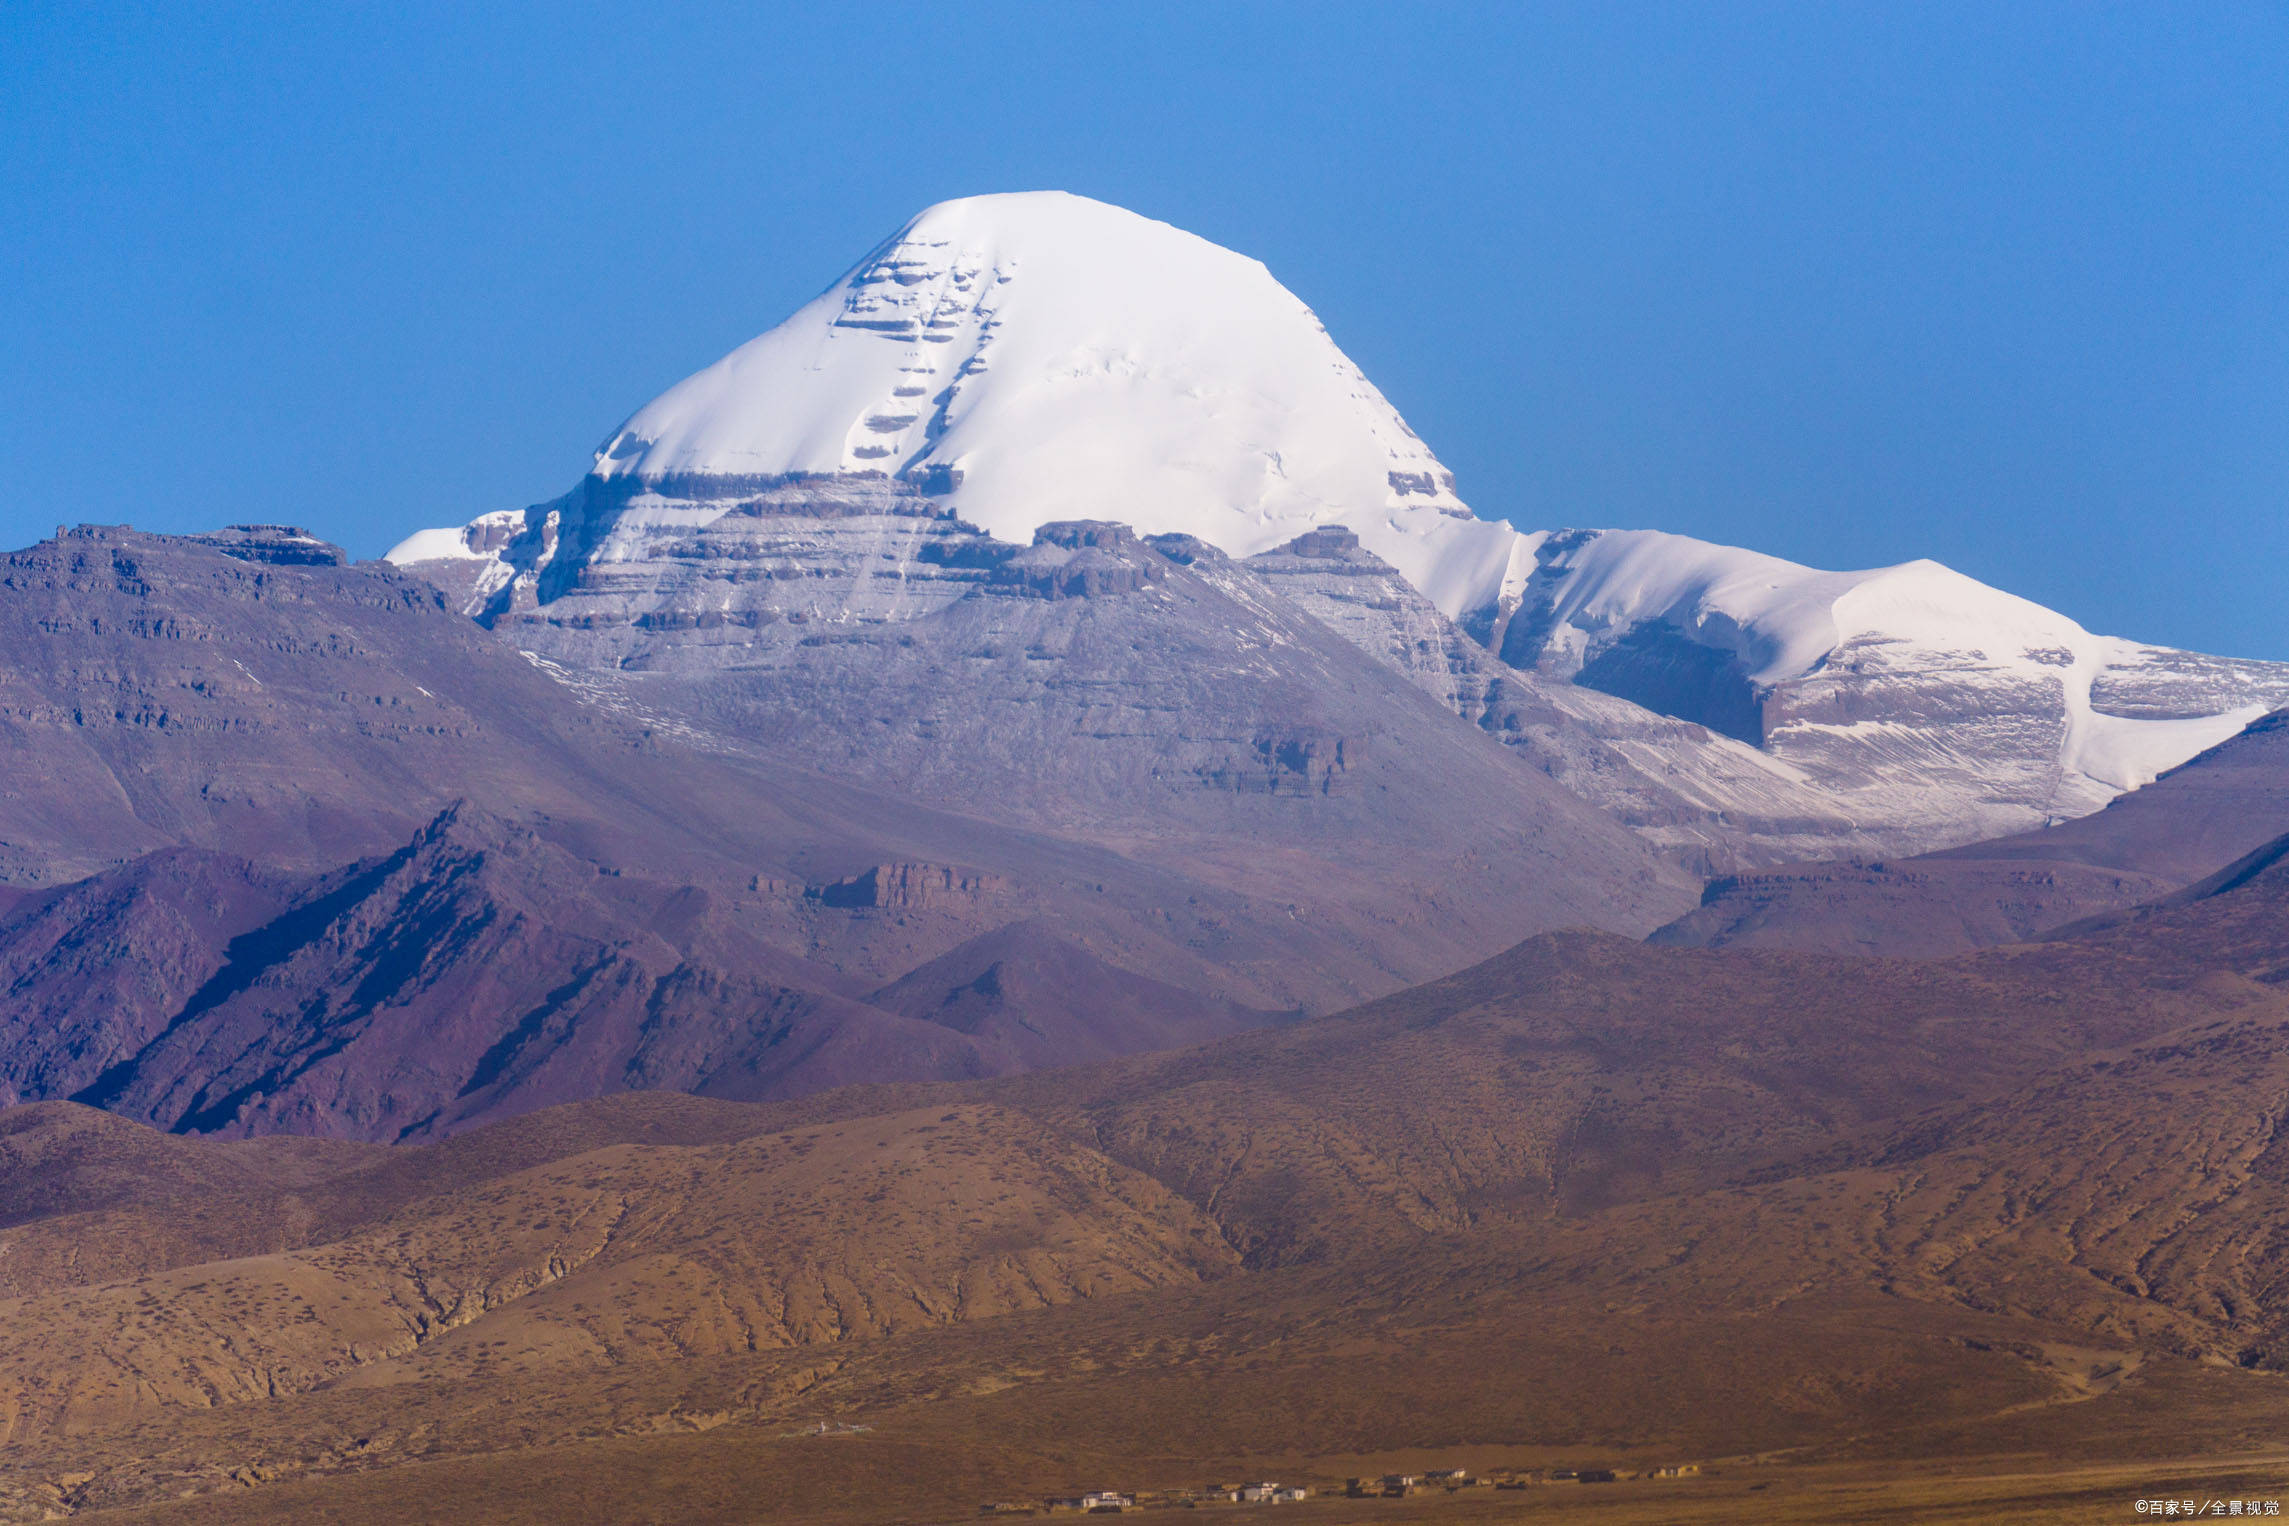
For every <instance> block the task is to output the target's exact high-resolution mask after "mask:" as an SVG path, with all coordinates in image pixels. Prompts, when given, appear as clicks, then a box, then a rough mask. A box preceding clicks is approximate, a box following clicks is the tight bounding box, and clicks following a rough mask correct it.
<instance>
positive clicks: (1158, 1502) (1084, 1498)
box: [978, 1462, 1701, 1515]
mask: <svg viewBox="0 0 2289 1526" xmlns="http://www.w3.org/2000/svg"><path fill="white" fill-rule="evenodd" d="M1700 1472H1701V1465H1700V1464H1699V1463H1697V1462H1684V1463H1671V1464H1668V1465H1666V1466H1662V1467H1655V1468H1645V1469H1640V1470H1637V1471H1634V1472H1623V1471H1617V1470H1615V1469H1611V1468H1496V1469H1492V1470H1490V1471H1488V1472H1484V1473H1472V1472H1470V1471H1469V1470H1468V1469H1465V1468H1434V1469H1431V1470H1429V1471H1428V1472H1423V1473H1386V1474H1383V1475H1382V1476H1381V1477H1379V1478H1365V1477H1361V1478H1347V1479H1345V1480H1344V1481H1343V1485H1342V1487H1341V1488H1332V1487H1323V1488H1322V1489H1320V1490H1319V1493H1320V1494H1322V1495H1323V1496H1334V1497H1337V1498H1343V1499H1405V1498H1408V1497H1409V1496H1412V1495H1422V1494H1438V1493H1449V1494H1452V1493H1459V1492H1461V1491H1462V1490H1465V1489H1532V1488H1539V1487H1543V1486H1545V1485H1561V1484H1610V1483H1615V1482H1618V1481H1620V1480H1622V1479H1625V1478H1670V1479H1675V1478H1693V1477H1697V1476H1699V1474H1700ZM1313 1493H1314V1491H1313V1489H1312V1487H1311V1486H1309V1485H1306V1484H1284V1483H1280V1482H1277V1481H1275V1480H1269V1479H1266V1480H1263V1481H1260V1482H1257V1483H1240V1484H1209V1485H1207V1486H1205V1487H1203V1488H1198V1489H1161V1490H1154V1491H1144V1492H1137V1493H1127V1492H1123V1491H1121V1490H1118V1489H1100V1490H1096V1491H1093V1492H1090V1493H1087V1494H1071V1495H1053V1496H1051V1497H1049V1498H1047V1499H1041V1500H1031V1501H994V1502H989V1503H987V1504H984V1505H980V1506H979V1507H978V1513H979V1514H980V1515H1118V1514H1120V1513H1122V1512H1124V1511H1129V1510H1197V1509H1199V1508H1200V1507H1201V1506H1203V1505H1209V1506H1213V1505H1289V1504H1296V1503H1300V1502H1301V1501H1304V1500H1308V1499H1310V1498H1312V1497H1313Z"/></svg>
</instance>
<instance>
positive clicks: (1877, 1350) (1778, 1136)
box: [0, 849, 2289, 1521]
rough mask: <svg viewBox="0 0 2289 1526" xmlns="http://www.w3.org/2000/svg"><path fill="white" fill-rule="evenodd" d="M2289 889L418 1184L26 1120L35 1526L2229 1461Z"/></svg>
mask: <svg viewBox="0 0 2289 1526" xmlns="http://www.w3.org/2000/svg"><path fill="white" fill-rule="evenodd" d="M2285 863H2289V851H2284V850H2280V849H2277V850H2275V851H2274V852H2273V853H2272V854H2271V855H2270V856H2269V857H2268V858H2267V859H2266V861H2265V862H2264V863H2263V864H2262V865H2261V866H2259V867H2255V868H2253V869H2251V870H2250V871H2248V872H2246V873H2244V874H2242V875H2240V876H2239V877H2237V878H2236V879H2235V880H2234V882H2233V883H2232V884H2231V885H2230V886H2226V887H2224V888H2219V889H2216V890H2214V891H2211V892H2206V893H2204V894H2201V895H2199V896H2195V897H2191V898H2181V900H2180V901H2179V902H2177V903H2175V904H2173V905H2170V906H2167V907H2163V908H2160V909H2157V910H2155V911H2154V912H2152V913H2150V914H2148V915H2146V916H2142V917H2138V918H2133V919H2130V920H2128V921H2126V922H2124V923H2122V924H2120V925H2117V926H2113V927H2109V928H2105V929H2099V930H2094V931H2091V932H2089V933H2085V934H2081V935H2077V936H2075V937H2071V938H2066V939H2061V940H2055V941H2052V942H2049V943H2043V944H2037V945H2028V946H2022V947H2017V948H2011V949H2004V950H1996V951H1992V952H1984V953H1973V954H1967V955H1961V956H1957V957H1954V958H1951V959H1946V960H1938V961H1925V962H1908V961H1884V960H1853V959H1843V958H1836V957H1833V956H1819V955H1801V954H1779V953H1757V952H1706V951H1696V950H1662V949H1656V948H1649V947H1645V946H1642V945H1638V944H1633V943H1631V942H1629V941H1628V940H1625V939H1620V938H1615V937H1613V936H1611V935H1601V934H1588V933H1566V934H1552V935H1546V936H1544V937H1541V938H1537V939H1534V940H1530V941H1529V942H1527V943H1525V944H1522V945H1521V946H1519V947H1518V948H1516V949H1514V950H1512V951H1511V952H1509V953H1507V954H1504V955H1502V956H1500V957H1498V958H1496V959H1494V960H1492V961H1489V962H1487V963H1485V964H1483V965H1480V966H1477V967H1475V968H1473V969H1470V970H1468V971H1465V972H1463V973H1461V974H1459V975H1456V976H1454V977H1452V978H1450V979H1447V980H1443V981H1439V982H1435V983H1432V984H1430V985H1427V986H1424V987H1421V988H1418V989H1416V990H1412V991H1409V992H1406V993H1404V994H1401V995H1398V996H1394V997H1391V998H1387V999H1385V1000H1383V1001H1380V1002H1376V1003H1372V1004H1369V1005H1367V1006H1365V1007H1361V1008H1359V1009H1356V1010H1354V1011H1351V1012H1347V1013H1344V1014H1341V1015H1337V1016H1333V1017H1328V1018H1322V1019H1314V1020H1308V1021H1305V1022H1302V1023H1298V1024H1294V1025H1291V1026H1288V1027H1284V1028H1280V1029H1277V1030H1272V1031H1269V1032H1262V1033H1251V1034H1246V1035H1241V1036H1237V1037H1234V1038H1231V1039H1227V1040H1223V1041H1221V1042H1218V1043H1214V1044H1210V1045H1208V1046H1205V1047H1201V1048H1195V1049H1190V1050H1183V1051H1178V1052H1176V1053H1172V1054H1168V1055H1161V1056H1147V1057H1139V1058H1133V1059H1126V1060H1117V1061H1112V1062H1108V1063H1106V1064H1103V1065H1099V1066H1096V1067H1090V1068H1084V1069H1080V1070H1071V1071H1062V1072H1054V1073H1047V1074H1040V1075H1035V1076H1027V1077H1018V1078H1011V1079H1004V1080H986V1081H979V1082H971V1083H962V1084H956V1085H945V1084H930V1085H925V1086H908V1087H894V1088H875V1089H866V1090H858V1091H842V1092H832V1093H828V1094H825V1095H822V1096H819V1097H815V1098H812V1099H809V1100H807V1101H803V1102H794V1103H780V1104H770V1105H760V1106H759V1105H752V1104H746V1105H742V1104H734V1103H725V1102H711V1101H707V1100H704V1099H695V1098H684V1097H676V1096H673V1095H665V1094H651V1095H638V1096H628V1097H622V1098H617V1099H610V1100H603V1101H597V1102H589V1103H580V1104H575V1105H572V1106H570V1107H566V1108H558V1109H552V1110H548V1111H544V1112H540V1113H535V1114H532V1115H529V1116H526V1117H523V1118H519V1119H515V1120H512V1121H508V1122H504V1123H498V1124H494V1125H491V1126H489V1127H486V1128H482V1129H478V1130H476V1131H474V1132H470V1133H465V1134H462V1135H459V1136H457V1137H455V1138H453V1139H450V1140H446V1141H443V1142H440V1143H437V1144H432V1145H426V1146H422V1147H419V1148H408V1147H402V1146H401V1147H389V1146H378V1145H365V1144H355V1143H348V1142H326V1141H317V1140H307V1139H297V1138H292V1137H282V1136H272V1137H267V1138H262V1139H254V1140H247V1141H242V1142H236V1143H231V1142H219V1141H208V1140H191V1139H182V1138H176V1137H170V1136H168V1135H165V1134H160V1133H156V1132H153V1131H151V1130H149V1129H146V1128H144V1127H142V1126H140V1125H136V1124H133V1123H130V1122H127V1121H125V1120H121V1119H117V1118H114V1117H110V1116H108V1115H106V1114H103V1113H100V1112H96V1111H92V1110H89V1109H86V1108H82V1107H79V1106H76V1105H73V1104H68V1103H51V1104H39V1105H33V1106H27V1107H20V1108H17V1109H14V1110H12V1111H10V1112H7V1113H5V1114H0V1203H4V1204H5V1205H6V1210H7V1218H8V1227H7V1228H6V1230H5V1231H4V1234H0V1246H4V1247H5V1255H4V1257H0V1289H4V1291H5V1292H6V1294H7V1295H8V1301H7V1302H6V1303H4V1304H0V1328H4V1329H5V1330H6V1331H7V1332H8V1333H7V1335H6V1339H5V1341H4V1342H0V1419H4V1422H5V1424H6V1426H7V1445H8V1447H9V1450H10V1455H11V1458H12V1459H13V1464H14V1465H13V1467H12V1470H11V1478H10V1481H9V1483H8V1485H7V1486H6V1489H7V1492H6V1498H7V1500H8V1502H9V1505H10V1508H12V1509H14V1510H16V1511H18V1512H20V1513H21V1512H36V1511H37V1510H39V1509H43V1508H48V1509H68V1510H72V1511H75V1512H86V1511H93V1512H98V1513H99V1514H100V1513H101V1512H103V1511H106V1510H110V1509H114V1508H118V1509H125V1508H128V1507H135V1508H137V1509H139V1510H141V1511H142V1512H143V1513H141V1514H138V1515H137V1516H136V1517H135V1518H136V1519H139V1520H154V1521H159V1520H164V1521H178V1520H179V1521H193V1520H220V1519H229V1520H234V1521H259V1520H288V1519H307V1518H310V1517H312V1516H314V1515H327V1516H330V1517H331V1518H341V1519H383V1518H387V1519H395V1520H449V1519H458V1518H466V1517H465V1515H460V1514H457V1512H462V1511H465V1510H466V1509H467V1508H468V1507H469V1504H470V1502H471V1501H472V1500H482V1501H484V1502H485V1508H486V1509H487V1511H488V1513H490V1514H493V1515H496V1516H498V1517H499V1518H501V1519H505V1520H518V1519H532V1520H542V1519H553V1518H561V1517H562V1516H563V1514H564V1513H566V1512H570V1511H575V1510H577V1511H581V1512H587V1513H596V1512H602V1513H604V1514H605V1515H607V1516H615V1517H617V1516H631V1517H632V1516H634V1515H640V1514H641V1513H642V1512H644V1511H646V1510H649V1511H653V1512H655V1513H658V1512H665V1513H666V1514H668V1515H672V1516H673V1517H674V1518H676V1519H687V1520H734V1519H737V1520H789V1521H793V1520H853V1521H856V1520H877V1519H937V1518H944V1517H947V1516H952V1515H958V1514H966V1513H970V1512H974V1511H975V1509H976V1508H977V1504H978V1502H979V1501H980V1500H993V1499H1001V1498H1004V1497H1010V1496H1016V1497H1032V1498H1038V1497H1039V1496H1041V1495H1045V1494H1053V1493H1057V1492H1060V1491H1062V1490H1066V1489H1070V1488H1077V1487H1079V1486H1083V1485H1094V1484H1095V1483H1098V1482H1104V1483H1116V1484H1121V1485H1125V1486H1126V1487H1129V1488H1144V1489H1153V1488H1163V1487H1177V1486H1186V1487H1190V1486H1193V1485H1197V1484H1198V1483H1199V1482H1200V1481H1201V1480H1202V1478H1203V1477H1204V1476H1220V1475H1224V1474H1237V1473H1242V1472H1245V1473H1248V1474H1250V1475H1251V1476H1253V1475H1255V1474H1269V1473H1272V1472H1274V1471H1275V1470H1284V1471H1285V1472H1286V1473H1287V1474H1290V1475H1308V1476H1309V1477H1310V1478H1311V1479H1312V1480H1313V1481H1314V1482H1316V1483H1318V1484H1319V1485H1321V1486H1322V1487H1326V1486H1327V1485H1329V1484H1331V1483H1333V1482H1334V1481H1335V1480H1337V1479H1340V1478H1341V1477H1342V1476H1344V1475H1346V1474H1357V1473H1363V1472H1366V1473H1374V1472H1380V1471H1383V1467H1382V1465H1383V1462H1384V1461H1385V1460H1387V1459H1405V1458H1426V1457H1432V1456H1446V1457H1449V1458H1456V1457H1461V1458H1467V1459H1470V1460H1472V1461H1473V1462H1474V1463H1475V1465H1477V1466H1480V1467H1490V1466H1495V1465H1498V1464H1499V1465H1502V1466H1510V1467H1516V1468H1522V1469H1523V1468H1531V1467H1535V1466H1542V1467H1549V1466H1553V1465H1555V1464H1556V1463H1557V1462H1558V1461H1560V1460H1564V1461H1566V1462H1568V1463H1570V1464H1571V1465H1572V1466H1575V1467H1577V1468H1581V1467H1590V1466H1605V1467H1609V1468H1618V1469H1620V1470H1621V1471H1623V1472H1628V1471H1631V1470H1632V1468H1634V1467H1637V1466H1640V1465H1647V1464H1650V1463H1652V1462H1655V1461H1667V1462H1677V1461H1679V1460H1692V1461H1696V1462H1699V1463H1701V1464H1702V1465H1703V1467H1704V1469H1705V1472H1706V1475H1707V1481H1706V1483H1705V1484H1690V1485H1688V1484H1671V1485H1667V1486H1664V1487H1667V1488H1670V1489H1680V1490H1685V1491H1686V1492H1685V1493H1683V1494H1670V1495H1667V1496H1664V1497H1663V1498H1665V1499H1667V1500H1668V1501H1669V1502H1670V1503H1669V1504H1668V1505H1667V1506H1665V1507H1664V1506H1662V1505H1660V1504H1659V1503H1658V1502H1655V1503H1653V1504H1651V1505H1648V1506H1647V1507H1646V1508H1652V1509H1656V1510H1658V1509H1661V1508H1668V1509H1672V1510H1674V1509H1679V1508H1682V1507H1683V1505H1685V1504H1686V1503H1690V1504H1691V1505H1692V1507H1693V1509H1695V1510H1696V1511H1698V1510H1702V1509H1704V1508H1705V1509H1707V1510H1709V1511H1711V1512H1714V1513H1716V1514H1726V1513H1728V1512H1729V1513H1731V1514H1732V1515H1733V1516H1736V1517H1740V1518H1745V1517H1743V1516H1741V1513H1742V1512H1747V1513H1749V1514H1754V1513H1755V1512H1756V1506H1755V1505H1754V1503H1753V1501H1752V1497H1751V1496H1750V1495H1746V1494H1742V1493H1741V1492H1740V1491H1741V1490H1744V1489H1749V1488H1751V1487H1752V1485H1753V1487H1755V1488H1759V1489H1769V1488H1771V1487H1774V1485H1775V1484H1776V1482H1777V1484H1778V1486H1779V1487H1780V1488H1781V1489H1782V1490H1783V1498H1787V1497H1788V1496H1787V1494H1786V1491H1787V1490H1788V1489H1790V1488H1795V1487H1801V1484H1800V1482H1799V1481H1800V1480H1802V1479H1805V1478H1821V1477H1826V1476H1827V1475H1826V1474H1824V1473H1822V1472H1820V1471H1819V1470H1820V1469H1821V1468H1823V1467H1826V1468H1835V1467H1842V1466H1845V1465H1846V1464H1847V1463H1849V1462H1851V1461H1852V1460H1854V1459H1857V1463H1856V1464H1854V1465H1857V1466H1863V1467H1864V1466H1873V1465H1875V1464H1877V1463H1880V1462H1881V1461H1882V1460H1883V1459H1885V1458H1908V1457H1916V1458H1924V1459H1930V1458H1933V1457H1964V1458H1971V1457H1983V1456H1988V1455H1990V1454H1993V1453H1996V1452H2004V1451H2011V1450H2013V1449H2029V1448H2033V1449H2041V1450H2044V1451H2046V1452H2048V1453H2050V1454H2051V1457H2050V1462H2049V1464H2048V1466H2050V1467H2052V1468H2054V1469H2065V1468H2068V1467H2070V1465H2073V1464H2076V1463H2078V1462H2084V1463H2088V1464H2091V1465H2095V1463H2096V1461H2097V1460H2098V1459H2101V1458H2107V1459H2111V1460H2112V1461H2114V1462H2116V1463H2119V1462H2121V1460H2122V1459H2123V1458H2125V1457H2138V1456H2147V1457H2154V1458H2162V1457H2170V1458H2175V1459H2178V1461H2177V1462H2176V1463H2175V1464H2173V1466H2177V1467H2179V1468H2181V1469H2183V1468H2185V1467H2187V1466H2199V1465H2189V1464H2188V1463H2187V1462H2186V1461H2185V1458H2186V1456H2187V1454H2188V1453H2190V1452H2192V1453H2205V1454H2219V1455H2221V1456H2223V1455H2224V1454H2232V1453H2235V1452H2238V1451H2242V1450H2246V1449H2249V1448H2253V1447H2257V1446H2259V1445H2262V1444H2264V1443H2267V1442H2269V1441H2270V1439H2271V1436H2272V1431H2273V1427H2274V1425H2275V1424H2276V1422H2277V1420H2278V1416H2279V1413H2280V1400H2279V1397H2278V1392H2277V1391H2278V1388H2279V1385H2280V1383H2281V1381H2282V1379H2281V1376H2280V1374H2281V1372H2282V1371H2284V1370H2289V1313H2285V1311H2284V1308H2283V1305H2282V1301H2281V1287H2282V1285H2283V1283H2282V1267H2283V1256H2284V1253H2285V1247H2289V1237H2285V1234H2289V1230H2285V1226H2289V1197H2285V1195H2284V1192H2283V1182H2284V1178H2283V1173H2282V1169H2281V1162H2280V1161H2279V1160H2278V1159H2277V1157H2278V1156H2279V1154H2280V1151H2279V1148H2278V1145H2277V1142H2276V1141H2275V1139H2274V1125H2275V1123H2276V1121H2277V1120H2278V1118H2279V1117H2280V1115H2281V1113H2282V1112H2283V1110H2284V1109H2285V1108H2289V1069H2285V1067H2284V1063H2283V1059H2282V1056H2283V1055H2284V1054H2289V1044H2285V1042H2284V1039H2285V1037H2289V1005H2285V1003H2284V998H2283V995H2282V992H2283V990H2284V985H2283V981H2284V978H2285V977H2289V963H2285V955H2284V950H2285V949H2289V879H2285V878H2284V867H2283V866H2284V864H2285ZM821 1421H827V1422H830V1423H831V1425H832V1426H834V1427H844V1428H849V1429H848V1431H847V1434H836V1435H828V1436H818V1435H810V1436H807V1437H806V1436H805V1435H803V1434H801V1433H802V1432H803V1431H804V1430H805V1429H806V1428H807V1427H814V1426H815V1425H816V1424H817V1423H818V1422H821ZM2022 1466H2024V1464H2022ZM2155 1466H2160V1464H2159V1463H2157V1464H2155ZM2208 1466H2211V1467H2213V1468H2214V1469H2220V1470H2223V1469H2230V1468H2231V1467H2232V1466H2233V1464H2231V1463H2230V1462H2229V1461H2220V1462H2217V1463H2214V1464H2211V1465H2208ZM1800 1469H1801V1470H1805V1471H1799V1470H1800ZM1990 1471H1991V1469H1990ZM2217 1476H2221V1477H2222V1476H2224V1473H2223V1472H2219V1473H2218V1474H2217ZM1758 1480H1762V1482H1761V1483H1760V1482H1757V1481H1758ZM1643 1487H1647V1488H1650V1487H1652V1486H1650V1485H1647V1486H1643ZM1694 1490H1703V1491H1705V1492H1702V1493H1694V1492H1692V1491H1694ZM1727 1501H1731V1502H1732V1503H1730V1504H1728V1503H1727ZM163 1502H166V1503H163ZM1770 1503H1771V1502H1770V1501H1767V1504H1770ZM1376 1508H1383V1507H1382V1502H1377V1504H1376ZM1424 1508H1426V1509H1427V1508H1428V1507H1427V1506H1425V1507H1424ZM1792 1508H1793V1507H1792ZM1328 1518H1329V1519H1335V1518H1337V1517H1335V1516H1333V1515H1330V1516H1329V1517H1328ZM1407 1518H1414V1517H1413V1516H1412V1515H1411V1514H1409V1515H1408V1516H1407ZM1421 1518H1423V1519H1434V1518H1441V1517H1437V1516H1435V1515H1432V1514H1426V1515H1424V1516H1422V1517H1421ZM1458 1518H1459V1517H1458ZM1473 1518H1475V1517H1473ZM1616 1518H1628V1517H1619V1516H1617V1517H1616ZM1672 1518H1674V1517H1672ZM1766 1518H1770V1517H1769V1516H1767V1517H1766Z"/></svg>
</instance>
